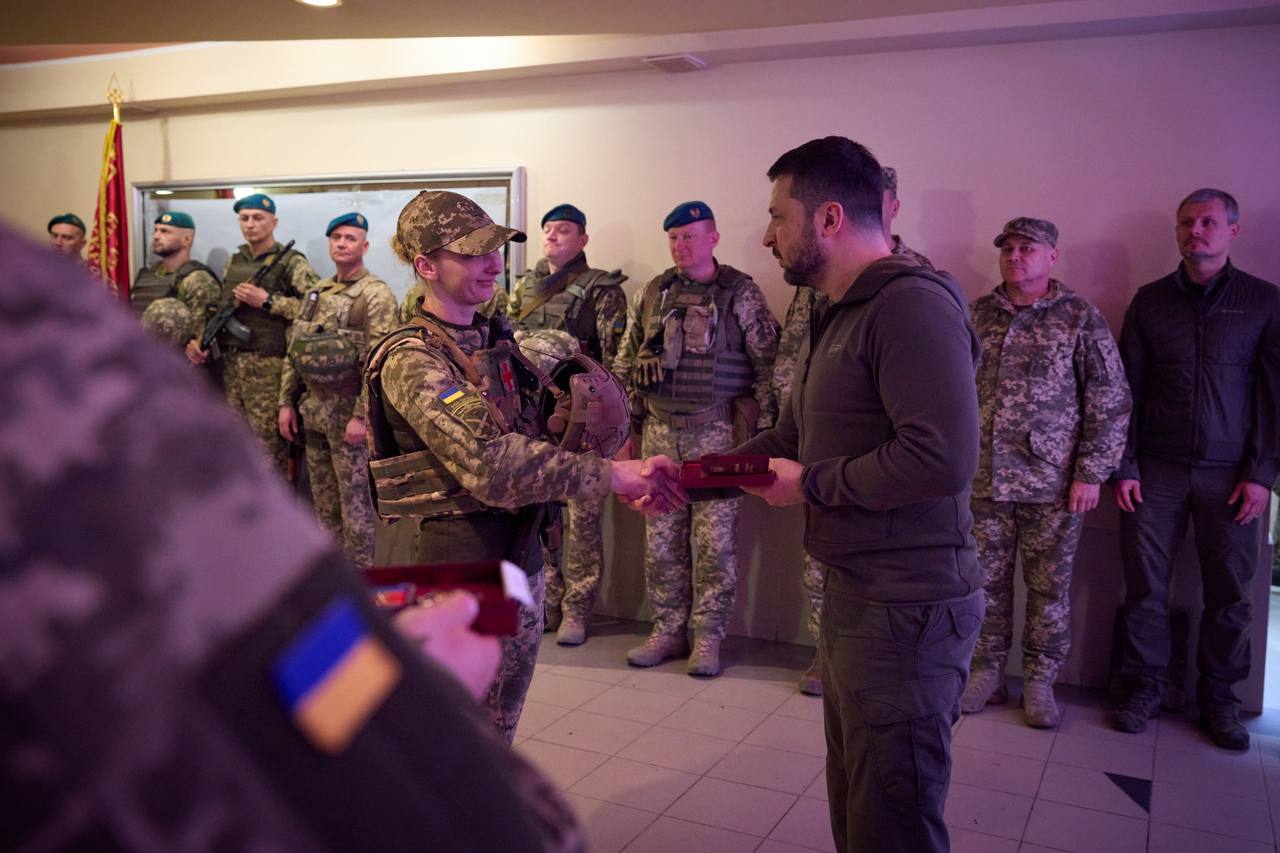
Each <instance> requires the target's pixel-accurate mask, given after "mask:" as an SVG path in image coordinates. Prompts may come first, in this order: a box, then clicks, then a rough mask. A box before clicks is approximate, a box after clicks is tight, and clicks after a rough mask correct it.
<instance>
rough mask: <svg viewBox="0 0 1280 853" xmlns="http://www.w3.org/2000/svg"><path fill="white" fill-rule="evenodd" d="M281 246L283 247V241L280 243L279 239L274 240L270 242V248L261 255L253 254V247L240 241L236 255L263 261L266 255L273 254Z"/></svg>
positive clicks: (250, 259)
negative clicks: (272, 242)
mask: <svg viewBox="0 0 1280 853" xmlns="http://www.w3.org/2000/svg"><path fill="white" fill-rule="evenodd" d="M283 248H284V243H281V242H280V241H279V240H277V241H275V243H274V244H272V246H271V248H270V249H267V250H266V251H265V252H263V253H262V254H261V255H255V254H254V253H253V249H251V248H249V244H248V243H241V244H240V248H239V250H237V251H236V257H237V258H244V259H245V260H247V261H265V260H266V259H267V257H268V256H270V255H274V254H275V253H276V252H279V251H280V250H281V249H283Z"/></svg>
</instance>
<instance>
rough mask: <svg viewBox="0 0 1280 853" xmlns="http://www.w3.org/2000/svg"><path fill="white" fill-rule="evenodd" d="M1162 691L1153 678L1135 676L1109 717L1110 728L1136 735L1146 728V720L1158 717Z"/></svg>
mask: <svg viewBox="0 0 1280 853" xmlns="http://www.w3.org/2000/svg"><path fill="white" fill-rule="evenodd" d="M1162 693H1164V689H1163V688H1162V687H1161V685H1160V683H1159V682H1157V681H1156V680H1155V679H1154V678H1148V677H1147V676H1145V675H1139V676H1135V677H1134V679H1133V681H1132V683H1130V685H1129V695H1128V696H1126V697H1125V699H1124V701H1123V702H1121V703H1120V706H1119V707H1118V708H1116V710H1115V713H1113V714H1112V715H1111V728H1113V729H1115V730H1116V731H1118V732H1127V733H1129V734H1137V733H1138V732H1140V731H1143V730H1144V729H1146V727H1147V720H1154V719H1155V718H1156V717H1158V716H1160V696H1161V694H1162Z"/></svg>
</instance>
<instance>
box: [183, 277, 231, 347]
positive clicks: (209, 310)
mask: <svg viewBox="0 0 1280 853" xmlns="http://www.w3.org/2000/svg"><path fill="white" fill-rule="evenodd" d="M178 298H179V299H181V300H182V301H183V302H184V303H185V304H186V306H187V308H188V309H190V311H191V325H192V329H191V337H192V338H198V337H200V333H201V332H203V331H204V324H205V322H206V321H207V320H208V319H209V317H211V316H212V315H213V313H214V312H215V311H216V310H217V309H218V303H219V302H220V301H222V285H220V284H218V280H217V279H215V278H214V277H213V276H212V275H210V274H209V273H207V272H205V271H204V270H199V269H198V270H193V271H192V272H191V274H190V275H188V276H187V277H186V278H184V279H183V280H182V284H180V285H179V286H178Z"/></svg>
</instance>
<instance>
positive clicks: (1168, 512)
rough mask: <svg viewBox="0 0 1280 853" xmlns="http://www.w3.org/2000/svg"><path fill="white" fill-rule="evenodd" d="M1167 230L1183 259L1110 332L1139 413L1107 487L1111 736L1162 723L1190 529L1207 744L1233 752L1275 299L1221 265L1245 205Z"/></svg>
mask: <svg viewBox="0 0 1280 853" xmlns="http://www.w3.org/2000/svg"><path fill="white" fill-rule="evenodd" d="M1175 235H1176V238H1177V241H1178V251H1179V253H1180V254H1181V255H1182V263H1180V264H1179V265H1178V268H1177V270H1175V271H1174V272H1173V273H1172V274H1171V275H1167V276H1165V277H1164V278H1162V279H1160V280H1159V281H1155V282H1152V283H1151V284H1148V285H1146V286H1144V287H1142V288H1140V289H1139V290H1138V292H1137V293H1136V294H1134V297H1133V301H1132V302H1131V303H1130V304H1129V310H1128V311H1127V312H1126V313H1125V318H1124V328H1123V330H1122V331H1121V333H1120V355H1121V357H1122V358H1123V359H1124V365H1125V371H1126V373H1127V375H1128V378H1129V386H1130V387H1131V388H1132V389H1133V400H1134V416H1133V418H1132V420H1131V422H1130V425H1129V435H1128V444H1127V445H1126V447H1125V450H1124V456H1123V459H1122V461H1121V464H1120V469H1119V471H1117V472H1116V474H1115V475H1114V478H1113V483H1114V490H1115V496H1116V502H1117V503H1118V504H1119V505H1120V509H1121V510H1123V513H1122V515H1121V517H1120V549H1121V557H1122V559H1123V561H1124V572H1125V610H1124V631H1123V636H1124V642H1123V658H1122V671H1123V673H1124V675H1125V677H1126V679H1127V681H1128V684H1127V688H1128V692H1127V696H1126V697H1125V699H1124V701H1123V702H1122V703H1121V704H1120V706H1119V707H1118V708H1117V709H1116V712H1115V714H1114V716H1113V717H1112V725H1113V727H1114V728H1116V729H1118V730H1119V731H1122V732H1140V731H1142V730H1143V729H1145V728H1146V726H1147V720H1148V719H1150V718H1152V717H1155V716H1156V715H1157V714H1158V713H1159V710H1160V699H1161V697H1162V695H1163V693H1164V689H1165V687H1166V684H1165V682H1166V680H1167V674H1166V673H1167V670H1168V665H1169V585H1170V580H1171V575H1172V572H1173V560H1174V557H1175V556H1176V554H1177V552H1178V547H1179V545H1180V544H1181V543H1182V540H1183V537H1184V536H1185V535H1186V529H1187V522H1188V520H1191V521H1193V523H1194V525H1195V539H1196V550H1197V553H1198V555H1199V558H1200V576H1201V579H1202V581H1203V587H1204V614H1203V616H1202V617H1201V619H1200V639H1199V643H1198V647H1197V650H1196V667H1197V669H1198V670H1199V672H1200V677H1199V680H1198V682H1197V684H1196V699H1197V702H1198V704H1199V706H1200V722H1201V725H1202V726H1203V727H1204V728H1205V729H1206V730H1207V731H1208V735H1209V738H1210V739H1211V740H1212V741H1213V742H1214V743H1215V744H1217V745H1218V746H1220V747H1223V748H1225V749H1239V750H1243V749H1248V747H1249V733H1248V731H1246V730H1245V728H1244V726H1243V725H1241V723H1240V719H1239V708H1240V698H1239V697H1238V696H1237V695H1236V692H1235V684H1236V683H1237V682H1240V681H1243V680H1244V679H1245V678H1247V677H1248V675H1249V668H1250V665H1251V655H1250V648H1249V630H1250V624H1251V622H1252V620H1253V614H1252V611H1251V607H1250V603H1249V584H1250V582H1251V581H1252V579H1253V573H1254V571H1255V570H1256V569H1257V563H1258V540H1259V536H1260V535H1261V534H1260V530H1259V526H1260V524H1261V522H1260V521H1259V520H1258V519H1259V517H1260V516H1261V515H1262V513H1263V511H1264V510H1265V509H1266V506H1267V493H1268V490H1269V489H1270V488H1271V486H1272V484H1273V483H1274V482H1275V480H1276V474H1277V472H1280V290H1277V289H1276V286H1275V285H1274V284H1272V283H1271V282H1268V281H1263V280H1262V279H1260V278H1256V277H1254V276H1251V275H1249V274H1248V273H1246V272H1243V271H1242V270H1240V269H1237V268H1236V267H1235V265H1233V264H1232V263H1231V259H1230V257H1229V255H1230V250H1231V244H1232V243H1233V242H1234V241H1235V239H1236V238H1237V237H1238V236H1239V235H1240V208H1239V206H1238V205H1237V203H1236V200H1235V199H1234V198H1233V197H1232V196H1231V195H1230V194H1229V193H1226V192H1223V191H1222V190H1218V189H1212V188H1204V189H1199V190H1196V191H1195V192H1193V193H1191V194H1190V195H1188V196H1187V197H1186V198H1184V199H1183V200H1182V202H1181V203H1180V204H1179V205H1178V209H1177V214H1176V218H1175Z"/></svg>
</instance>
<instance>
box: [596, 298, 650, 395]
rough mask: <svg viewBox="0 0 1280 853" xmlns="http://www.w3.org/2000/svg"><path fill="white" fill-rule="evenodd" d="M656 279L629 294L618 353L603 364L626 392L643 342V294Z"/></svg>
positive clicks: (628, 389) (629, 389)
mask: <svg viewBox="0 0 1280 853" xmlns="http://www.w3.org/2000/svg"><path fill="white" fill-rule="evenodd" d="M656 281H657V279H654V281H651V282H649V283H648V284H646V285H645V286H644V287H642V288H640V289H639V290H637V291H636V292H635V293H633V294H632V295H631V304H630V305H629V306H628V307H627V328H626V330H625V331H624V332H623V333H622V342H621V343H620V344H619V345H618V354H617V355H615V356H614V357H613V364H606V365H605V367H608V368H609V369H610V370H611V371H613V375H614V376H617V377H618V381H619V382H621V383H622V387H623V388H626V389H627V392H628V393H630V391H631V371H632V368H633V367H634V366H635V360H636V353H638V352H640V345H641V344H643V343H644V317H642V316H640V314H641V311H643V310H644V295H645V292H646V291H648V290H649V288H650V287H652V286H655V284H654V283H655V282H656Z"/></svg>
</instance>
